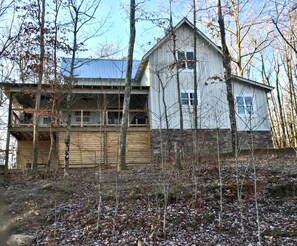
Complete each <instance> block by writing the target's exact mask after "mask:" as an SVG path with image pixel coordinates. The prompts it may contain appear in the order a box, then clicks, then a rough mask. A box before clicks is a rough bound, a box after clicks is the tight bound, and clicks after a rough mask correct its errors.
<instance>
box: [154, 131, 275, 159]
mask: <svg viewBox="0 0 297 246" xmlns="http://www.w3.org/2000/svg"><path fill="white" fill-rule="evenodd" d="M193 139H194V131H193V130H183V133H182V136H180V130H178V129H170V130H164V129H163V130H162V132H161V134H160V131H159V130H151V148H152V157H153V158H158V157H160V155H161V143H162V144H163V151H166V150H167V151H168V153H169V155H170V153H172V152H173V151H174V144H175V143H179V144H180V145H179V146H180V148H181V150H182V154H183V155H184V156H186V157H189V158H191V157H192V154H193ZM218 139H219V141H218ZM252 139H253V141H252ZM238 141H239V147H240V149H251V146H252V145H251V143H252V142H253V145H254V146H253V147H254V149H268V148H272V138H271V132H270V131H254V132H252V133H251V132H238ZM217 146H219V149H220V152H221V153H228V152H231V150H232V149H231V132H230V130H229V129H220V130H219V131H218V130H217V129H203V130H198V148H199V150H200V153H201V155H202V156H203V155H216V153H217V149H218V147H217Z"/></svg>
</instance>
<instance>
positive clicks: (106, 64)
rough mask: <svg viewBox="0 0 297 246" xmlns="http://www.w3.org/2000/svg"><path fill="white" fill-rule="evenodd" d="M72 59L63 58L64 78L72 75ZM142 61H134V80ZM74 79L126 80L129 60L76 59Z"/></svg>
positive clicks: (62, 69)
mask: <svg viewBox="0 0 297 246" xmlns="http://www.w3.org/2000/svg"><path fill="white" fill-rule="evenodd" d="M70 62H71V58H63V59H62V63H61V72H62V74H63V75H64V76H69V75H70ZM139 64H140V61H137V60H134V61H133V66H132V79H134V78H135V75H136V72H137V69H138V67H139ZM74 66H75V71H74V77H75V78H80V79H125V77H126V69H127V60H116V59H89V58H77V59H75V65H74Z"/></svg>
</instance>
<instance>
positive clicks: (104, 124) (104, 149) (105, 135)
mask: <svg viewBox="0 0 297 246" xmlns="http://www.w3.org/2000/svg"><path fill="white" fill-rule="evenodd" d="M106 102H107V101H106V93H104V94H103V112H102V116H103V158H104V165H107V132H106V124H107V120H108V116H107V113H106V106H107V104H106Z"/></svg>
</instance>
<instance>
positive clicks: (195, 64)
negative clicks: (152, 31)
mask: <svg viewBox="0 0 297 246" xmlns="http://www.w3.org/2000/svg"><path fill="white" fill-rule="evenodd" d="M193 22H194V40H193V41H194V52H193V54H194V58H193V59H194V112H193V115H194V164H195V166H197V164H198V160H200V157H199V154H200V152H199V147H198V142H199V137H198V79H197V35H196V0H193Z"/></svg>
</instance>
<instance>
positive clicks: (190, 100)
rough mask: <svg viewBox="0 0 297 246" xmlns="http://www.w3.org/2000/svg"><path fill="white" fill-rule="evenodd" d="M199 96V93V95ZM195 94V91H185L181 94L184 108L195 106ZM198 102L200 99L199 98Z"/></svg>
mask: <svg viewBox="0 0 297 246" xmlns="http://www.w3.org/2000/svg"><path fill="white" fill-rule="evenodd" d="M197 95H198V93H197ZM194 98H195V93H194V91H183V92H181V103H182V105H184V106H193V105H194ZM197 102H198V98H197Z"/></svg>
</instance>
